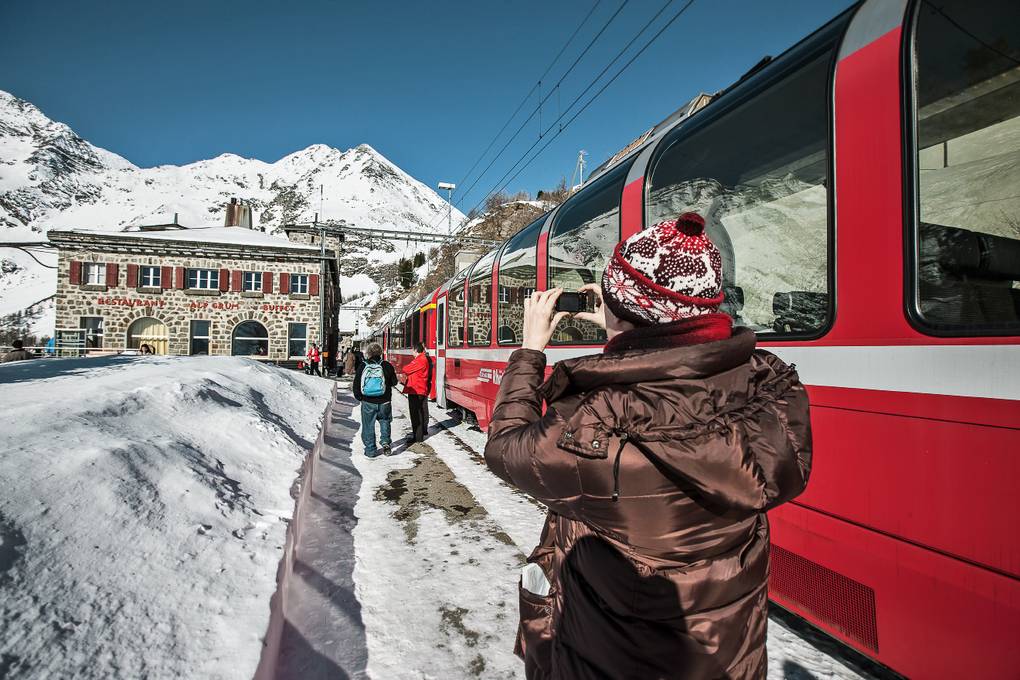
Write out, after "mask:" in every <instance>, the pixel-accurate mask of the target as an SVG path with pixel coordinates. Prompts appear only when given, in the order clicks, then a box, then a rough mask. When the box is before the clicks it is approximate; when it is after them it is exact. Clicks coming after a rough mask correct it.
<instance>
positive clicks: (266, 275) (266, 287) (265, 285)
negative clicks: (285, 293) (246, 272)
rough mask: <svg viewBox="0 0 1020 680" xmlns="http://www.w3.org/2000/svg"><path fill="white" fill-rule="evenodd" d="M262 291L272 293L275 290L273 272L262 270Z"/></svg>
mask: <svg viewBox="0 0 1020 680" xmlns="http://www.w3.org/2000/svg"><path fill="white" fill-rule="evenodd" d="M262 292H263V293H272V292H273V274H272V272H262Z"/></svg>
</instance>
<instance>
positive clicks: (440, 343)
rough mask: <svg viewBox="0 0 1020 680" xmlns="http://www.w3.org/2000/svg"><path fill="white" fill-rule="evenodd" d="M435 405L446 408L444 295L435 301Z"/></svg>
mask: <svg viewBox="0 0 1020 680" xmlns="http://www.w3.org/2000/svg"><path fill="white" fill-rule="evenodd" d="M436 406H438V407H439V408H446V296H445V295H440V296H439V300H438V301H437V302H436Z"/></svg>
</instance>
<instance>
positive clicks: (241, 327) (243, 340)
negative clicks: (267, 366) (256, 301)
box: [230, 321, 269, 357]
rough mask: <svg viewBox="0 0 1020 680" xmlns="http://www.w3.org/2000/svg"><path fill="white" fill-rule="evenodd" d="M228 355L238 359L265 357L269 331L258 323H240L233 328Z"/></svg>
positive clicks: (267, 351) (267, 350) (267, 352)
mask: <svg viewBox="0 0 1020 680" xmlns="http://www.w3.org/2000/svg"><path fill="white" fill-rule="evenodd" d="M230 353H231V354H233V355H234V356H240V357H250V356H260V357H264V356H267V355H268V354H269V331H267V330H266V327H265V326H263V325H262V324H260V323H259V322H258V321H242V322H241V323H239V324H237V326H236V327H234V333H233V335H232V336H231V341H230Z"/></svg>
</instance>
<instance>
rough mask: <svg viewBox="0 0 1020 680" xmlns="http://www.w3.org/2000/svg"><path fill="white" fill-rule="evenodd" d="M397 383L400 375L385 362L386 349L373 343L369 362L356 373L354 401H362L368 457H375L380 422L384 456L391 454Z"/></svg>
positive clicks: (362, 430) (363, 425)
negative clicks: (383, 351)
mask: <svg viewBox="0 0 1020 680" xmlns="http://www.w3.org/2000/svg"><path fill="white" fill-rule="evenodd" d="M396 384H397V373H396V371H394V370H393V366H391V365H390V362H388V361H383V358H382V346H381V345H379V343H377V342H373V343H372V344H371V345H369V346H368V360H367V361H366V362H365V363H363V364H361V365H360V366H358V368H357V370H356V371H355V372H354V384H353V385H351V388H352V389H353V390H354V398H355V399H357V400H358V401H360V402H361V441H362V443H363V444H364V445H365V456H366V457H368V458H375V457H376V456H377V455H379V454H378V453H377V448H376V443H375V423H376V421H378V422H379V444H380V445H381V446H382V451H383V454H385V455H387V456H388V455H390V453H391V452H392V449H391V448H390V443H391V439H390V424H391V422H392V421H393V407H392V405H391V404H390V398H391V396H392V393H393V386H394V385H396Z"/></svg>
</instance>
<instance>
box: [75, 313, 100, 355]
mask: <svg viewBox="0 0 1020 680" xmlns="http://www.w3.org/2000/svg"><path fill="white" fill-rule="evenodd" d="M78 327H79V328H84V329H85V348H86V349H102V348H103V317H101V316H83V317H81V323H80V325H79V326H78Z"/></svg>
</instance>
